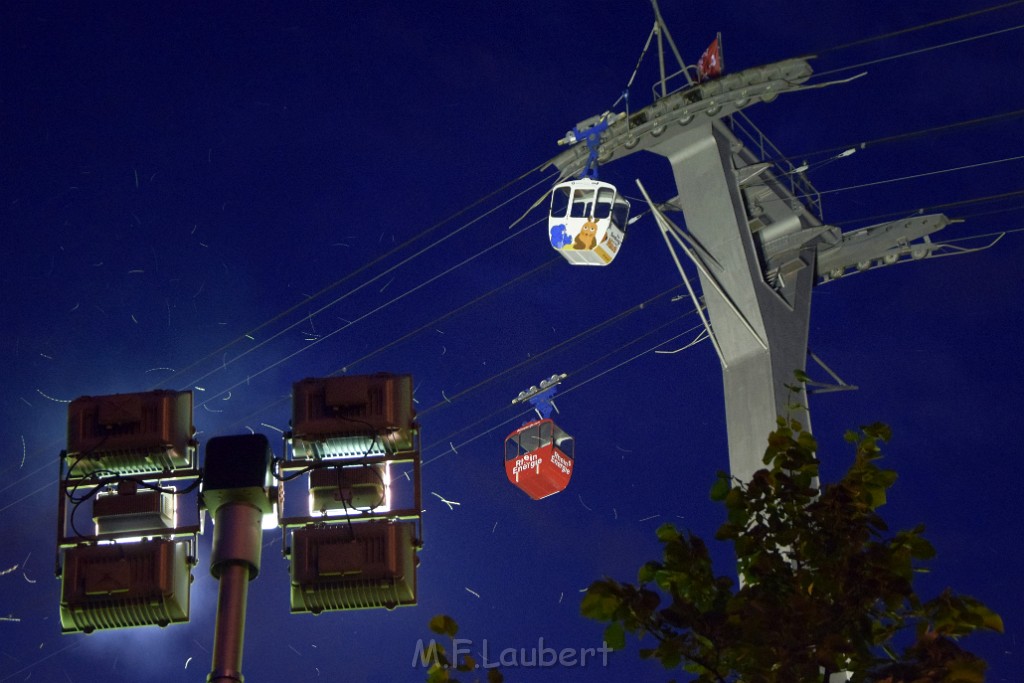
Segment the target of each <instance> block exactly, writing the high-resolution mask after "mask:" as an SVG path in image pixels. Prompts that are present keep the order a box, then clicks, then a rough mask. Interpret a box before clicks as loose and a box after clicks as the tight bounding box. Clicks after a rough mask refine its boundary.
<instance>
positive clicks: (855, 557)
mask: <svg viewBox="0 0 1024 683" xmlns="http://www.w3.org/2000/svg"><path fill="white" fill-rule="evenodd" d="M889 437H890V432H889V428H888V427H887V426H885V425H881V424H875V425H871V426H868V427H863V428H862V429H861V431H860V432H859V433H853V432H850V433H848V434H847V435H846V438H847V441H849V442H851V443H852V444H854V445H855V447H856V454H855V457H854V461H853V464H852V465H851V466H850V468H849V470H848V471H847V472H846V474H845V475H844V476H843V478H842V479H841V480H840V481H838V482H836V483H834V484H831V485H828V486H825V487H824V489H822V488H821V487H820V486H819V483H818V481H819V480H818V460H817V458H816V456H815V451H816V449H817V444H816V443H815V440H814V438H813V437H812V436H811V435H810V434H809V433H808V432H806V431H804V430H803V429H802V428H801V425H800V424H799V423H797V422H795V421H787V420H784V419H781V418H780V420H779V423H778V428H777V429H776V430H775V431H774V432H772V434H771V436H770V437H769V441H768V448H767V450H766V452H765V456H764V463H765V468H764V469H761V470H759V471H758V472H757V473H755V474H754V476H753V477H752V479H751V480H750V481H749V482H740V481H737V480H735V479H733V478H731V477H730V476H729V475H727V474H725V473H724V472H720V473H719V475H718V479H717V480H716V481H715V483H714V485H713V486H712V488H711V498H712V499H713V500H715V501H718V502H720V503H722V504H723V505H724V506H725V510H726V513H727V517H726V521H725V522H724V523H723V524H722V525H721V527H720V528H719V529H718V532H717V533H716V535H715V537H716V539H717V540H719V541H730V542H731V543H732V545H733V548H734V550H735V554H736V557H737V561H738V567H739V576H740V585H741V587H739V588H738V589H737V587H736V584H735V582H734V580H733V579H732V578H730V577H729V576H717V575H715V573H714V571H713V567H712V562H711V557H710V554H709V552H708V548H707V546H706V545H705V543H704V541H702V540H701V539H700V538H698V537H696V536H693V535H691V534H689V533H687V532H685V531H680V530H678V529H676V528H675V527H674V526H672V525H670V524H666V525H664V526H662V527H661V528H659V529H658V532H657V533H658V539H659V541H661V543H662V545H663V546H664V553H663V557H662V559H661V561H658V562H647V563H646V564H644V565H643V566H642V567H641V568H640V571H639V576H638V585H632V584H629V583H620V582H618V581H615V580H613V579H603V580H600V581H597V582H595V583H593V584H592V585H591V586H590V588H589V589H588V590H587V594H586V596H585V597H584V599H583V603H582V606H581V610H582V612H583V614H584V616H587V617H590V618H592V619H595V620H597V621H601V622H605V623H607V624H608V625H607V627H606V630H605V640H606V641H607V642H608V644H609V646H611V647H613V648H617V649H621V648H622V647H624V645H625V639H626V635H627V634H633V635H635V636H637V637H638V638H643V637H644V636H652V637H653V643H654V647H651V648H647V649H641V651H640V652H641V656H642V657H644V658H649V659H656V660H659V661H660V662H661V663H662V664H663V665H664V666H665V668H667V669H676V668H679V667H682V669H684V670H685V671H687V672H690V673H691V674H692V675H693V680H696V681H700V682H702V683H703V682H712V681H715V682H718V683H725V682H731V681H743V682H745V683H759V682H762V681H763V682H765V683H773V682H776V681H777V682H779V683H792V682H794V681H798V682H805V681H828V680H829V677H830V675H831V674H832V673H835V672H841V671H849V672H852V673H853V675H854V678H853V680H854V681H873V682H877V683H901V682H906V683H910V682H913V683H931V682H939V681H944V682H947V683H975V682H980V681H983V680H984V671H985V662H984V661H983V660H981V659H980V658H978V657H976V656H974V655H972V654H971V653H969V652H967V651H966V650H964V649H962V648H961V647H960V645H959V644H958V642H957V641H958V639H959V638H960V637H961V636H964V635H967V634H969V633H972V632H973V631H976V630H979V629H985V630H992V631H998V632H1000V633H1001V632H1002V630H1003V624H1002V620H1001V619H1000V617H999V615H997V614H996V613H995V612H993V611H992V610H990V609H988V608H987V607H986V606H985V605H983V604H982V603H980V602H979V601H977V600H975V599H973V598H971V597H968V596H964V595H957V594H955V593H953V592H952V591H950V590H948V589H947V590H946V591H945V592H943V593H942V594H941V595H939V596H937V597H935V598H932V599H930V600H923V599H922V598H921V597H919V596H918V595H917V593H916V592H915V591H914V588H913V579H914V575H915V573H916V572H918V571H922V570H923V569H922V565H923V563H924V562H925V561H926V560H929V559H931V558H932V557H933V556H934V554H935V551H934V550H933V548H932V546H931V544H929V543H928V541H926V540H925V538H924V536H923V533H924V527H923V526H918V527H915V528H913V529H909V530H905V531H898V532H895V533H892V532H890V531H889V530H888V528H887V526H886V524H885V522H884V521H883V520H882V518H881V516H879V514H878V508H879V507H880V506H881V505H883V504H884V503H885V502H886V495H887V491H888V489H889V488H890V487H891V486H892V484H893V483H894V482H895V481H896V473H895V472H894V471H892V470H887V469H882V468H881V467H879V465H878V461H879V459H880V458H881V457H882V455H881V451H880V448H879V443H880V442H882V441H888V440H889ZM730 574H731V572H730Z"/></svg>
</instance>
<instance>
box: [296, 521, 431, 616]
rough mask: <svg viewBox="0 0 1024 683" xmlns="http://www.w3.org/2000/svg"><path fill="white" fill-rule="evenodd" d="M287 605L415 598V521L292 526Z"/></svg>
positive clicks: (347, 605)
mask: <svg viewBox="0 0 1024 683" xmlns="http://www.w3.org/2000/svg"><path fill="white" fill-rule="evenodd" d="M292 543H293V548H292V562H291V583H292V587H291V611H292V612H293V613H299V612H309V613H311V614H320V613H321V612H324V611H331V610H353V609H373V608H380V607H384V608H387V609H394V608H395V607H401V606H408V605H415V604H416V567H417V565H418V564H419V559H418V558H417V556H416V549H417V548H418V546H419V542H418V540H417V538H416V523H415V522H412V521H391V520H377V521H371V522H359V523H354V524H332V525H325V526H321V527H316V526H309V527H303V528H301V529H296V530H295V533H294V536H293V539H292Z"/></svg>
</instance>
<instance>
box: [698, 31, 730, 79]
mask: <svg viewBox="0 0 1024 683" xmlns="http://www.w3.org/2000/svg"><path fill="white" fill-rule="evenodd" d="M724 68H725V64H724V62H723V60H722V34H721V33H719V34H718V35H717V36H716V37H715V39H714V40H713V41H711V44H710V45H708V49H706V50H704V54H702V55H701V56H700V60H699V61H698V62H697V79H698V80H700V81H706V80H708V79H711V78H718V77H719V76H721V75H722V71H723V70H724Z"/></svg>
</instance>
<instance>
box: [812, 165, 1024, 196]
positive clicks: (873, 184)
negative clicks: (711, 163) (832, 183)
mask: <svg viewBox="0 0 1024 683" xmlns="http://www.w3.org/2000/svg"><path fill="white" fill-rule="evenodd" d="M1022 159H1024V154H1018V155H1017V156H1014V157H1005V158H1003V159H993V160H991V161H980V162H978V163H976V164H965V165H963V166H955V167H953V168H944V169H940V170H938V171H926V172H924V173H914V174H912V175H906V176H900V177H898V178H888V179H886V180H876V181H873V182H870V183H860V184H858V185H850V186H848V187H837V188H834V189H831V190H819V191H818V194H819V195H826V194H835V193H837V192H846V191H848V190H859V189H862V188H865V187H876V186H878V185H887V184H888V183H897V182H902V181H904V180H914V179H916V178H927V177H929V176H935V175H942V174H944V173H953V172H955V171H967V170H970V169H972V168H981V167H983V166H992V165H994V164H1005V163H1007V162H1011V161H1020V160H1022ZM808 197H809V195H802V196H801V197H800V199H807V198H808Z"/></svg>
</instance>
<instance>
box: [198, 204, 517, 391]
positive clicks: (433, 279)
mask: <svg viewBox="0 0 1024 683" xmlns="http://www.w3.org/2000/svg"><path fill="white" fill-rule="evenodd" d="M534 225H537V223H536V222H535V223H531V224H530V225H527V226H525V227H523V228H521V229H520V230H517V231H516V232H514V233H512V234H511V235H508V236H507V237H505V238H503V239H501V240H498V241H496V242H493V243H492V244H490V245H489V246H487V247H485V248H484V249H482V250H481V251H478V252H477V253H475V254H473V255H472V256H469V257H467V258H465V259H463V260H462V261H459V262H458V263H456V264H455V265H454V266H451V267H449V268H446V269H445V270H443V271H442V272H440V273H438V274H437V275H434V276H433V277H430V278H428V279H426V280H424V281H423V282H421V283H419V284H418V285H415V286H414V287H412V288H410V289H407V290H406V291H404V292H403V293H401V294H399V295H398V296H395V297H393V298H392V299H391V300H389V301H386V302H384V303H383V304H381V305H380V306H377V307H376V308H374V309H373V310H371V311H369V312H367V313H364V314H362V315H361V316H359V317H358V318H356V319H355V320H352V321H350V322H346V323H345V324H344V325H342V326H340V327H337V328H335V329H334V330H333V331H331V332H329V333H327V334H325V335H323V336H322V337H317V338H316V339H314V340H313V341H311V342H310V343H308V344H306V345H304V346H302V347H301V348H300V349H298V350H297V351H293V352H292V353H289V354H288V355H286V356H284V357H283V358H280V359H278V360H276V361H274V362H273V363H270V364H269V365H267V366H265V367H264V368H263V369H262V370H260V371H259V372H255V373H252V374H249V375H248V376H247V377H246V378H245V379H244V380H239V381H238V382H235V383H234V384H232V385H231V386H229V387H228V388H226V389H222V390H221V391H219V392H218V393H216V394H213V395H211V396H210V397H209V398H207V399H206V400H205V401H203V402H202V403H200V404H198V405H197V406H196V407H197V408H198V407H202V406H205V405H206V404H207V403H210V402H211V401H213V400H214V399H216V398H220V397H221V396H223V395H225V394H227V393H228V392H230V391H231V390H232V389H236V388H238V387H240V386H242V385H243V384H247V383H248V382H249V380H250V379H252V378H253V377H259V376H260V375H262V374H263V373H265V372H268V371H269V370H272V369H273V368H276V367H277V366H278V365H281V364H282V363H284V362H286V361H289V360H291V359H292V358H294V357H295V356H297V355H299V354H300V353H303V352H305V351H308V350H309V349H311V348H313V347H314V346H316V345H317V344H320V343H322V342H324V341H326V340H328V339H330V338H331V337H333V336H334V335H336V334H338V333H340V332H343V331H344V330H347V329H348V328H350V327H352V326H354V325H356V324H358V323H360V322H362V321H363V320H366V319H367V318H369V317H370V316H372V315H374V314H375V313H379V312H380V311H382V310H384V309H385V308H388V307H389V306H391V305H392V304H394V303H397V302H399V301H401V300H402V299H405V298H406V297H408V296H409V295H411V294H413V293H415V292H417V291H419V290H421V289H423V288H424V287H426V286H427V285H429V284H432V283H434V282H436V281H437V280H440V279H441V278H443V277H445V276H446V275H449V274H450V273H452V272H454V271H456V270H458V269H459V268H462V267H463V266H465V265H466V264H468V263H471V262H473V261H475V260H476V259H478V258H479V257H481V256H483V255H484V254H486V253H487V252H489V251H491V250H493V249H497V248H498V247H500V246H502V245H504V244H505V243H506V242H508V241H510V240H512V239H515V238H516V237H518V236H519V235H521V234H523V233H524V232H526V231H527V230H529V229H530V228H532V227H533V226H534Z"/></svg>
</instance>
